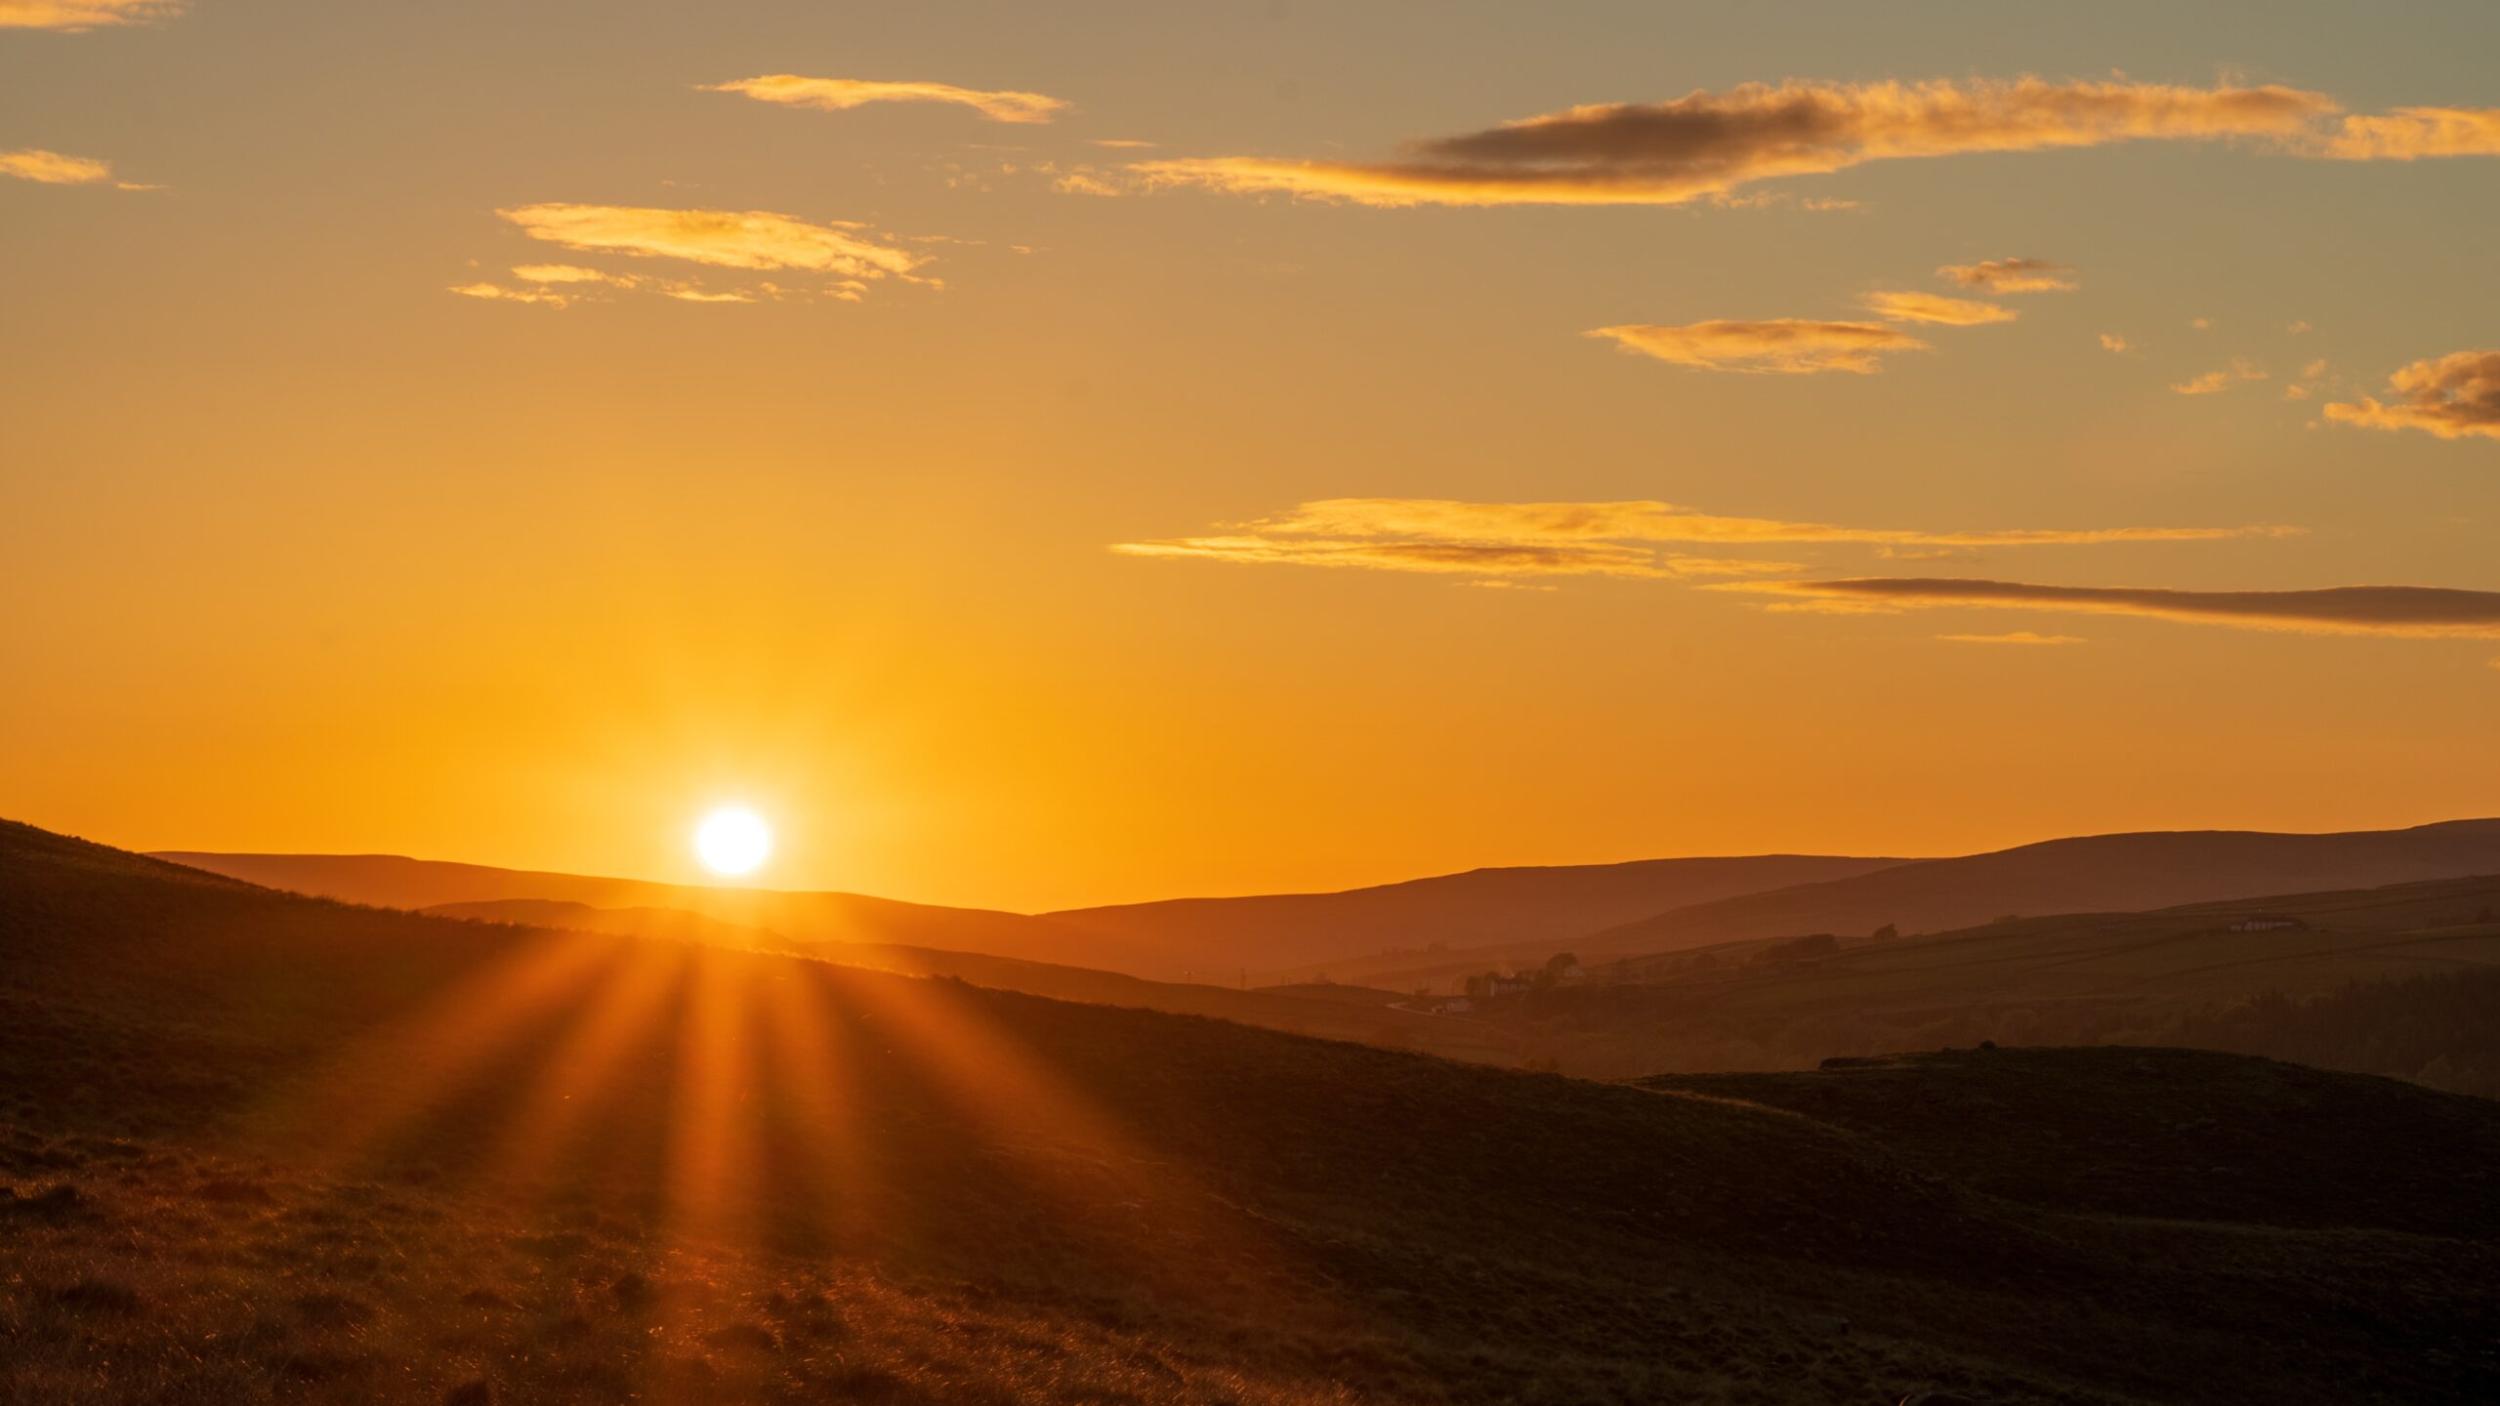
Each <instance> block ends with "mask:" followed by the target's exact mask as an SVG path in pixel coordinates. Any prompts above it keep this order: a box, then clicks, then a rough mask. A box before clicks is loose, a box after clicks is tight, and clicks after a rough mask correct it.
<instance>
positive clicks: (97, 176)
mask: <svg viewBox="0 0 2500 1406" xmlns="http://www.w3.org/2000/svg"><path fill="white" fill-rule="evenodd" d="M0 176H10V177H14V178H15V179H17V180H21V181H33V182H35V183H37V184H39V185H48V186H111V187H113V188H114V189H115V190H154V189H156V187H154V186H149V185H140V184H138V183H136V182H133V181H124V180H117V179H115V178H114V176H113V163H112V162H110V161H99V160H97V159H96V158H94V157H92V156H63V155H62V154H61V153H59V152H57V151H45V150H42V149H41V148H39V147H31V146H29V147H19V148H18V149H17V150H15V151H0Z"/></svg>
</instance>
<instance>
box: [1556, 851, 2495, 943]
mask: <svg viewBox="0 0 2500 1406" xmlns="http://www.w3.org/2000/svg"><path fill="white" fill-rule="evenodd" d="M2471 874H2500V820H2456V821H2449V822H2447V823H2444V824H2439V825H2423V826H2418V827H2415V828H2413V829H2409V830H2370V831H2357V832H2353V833H2349V834H2334V835H2277V834H2264V833H2259V832H2254V831H2228V830H2211V831H2176V832H2154V833H2147V834H2136V835H2092V836H2086V837H2082V838H2078V839H2069V840H2050V841H2047V842H2045V843H2043V844H2036V845H2024V846H2022V847H2021V848H2019V849H2009V850H1999V851H1997V852H1995V853H1993V854H1975V855H1970V856H1967V857H1965V858H1961V859H1929V860H1920V861H1917V862H1915V863H1910V864H1903V865H1898V866H1895V867H1893V868H1890V869H1884V870H1879V871H1877V872H1875V873H1872V874H1861V875H1858V876H1856V877H1854V878H1848V879H1838V880H1834V881H1831V882H1829V883H1820V884H1809V885H1805V886H1802V887H1798V888H1790V889H1783V890H1780V891H1778V892H1775V893H1760V894H1749V895H1745V896H1743V897H1738V898H1731V899H1725V900H1722V901H1719V902H1716V903H1708V904H1701V905H1698V906H1693V907H1687V908H1681V909H1677V910H1675V911H1673V912H1668V913H1661V914H1658V915H1656V916H1655V917H1652V918H1649V919H1646V920H1644V921H1641V922H1636V923H1630V924H1626V925H1624V926H1622V927H1617V928H1613V929H1611V930H1609V931H1607V932H1605V933H1602V934H1600V935H1598V936H1597V937H1596V938H1593V939H1592V940H1591V945H1592V946H1593V947H1596V948H1598V949H1600V950H1602V951H1604V952H1606V953H1609V954H1615V953H1629V952H1642V951H1657V952H1667V951H1674V950H1676V949H1678V948H1683V947H1693V946H1699V945H1701V944H1704V943H1710V942H1728V941H1735V940H1739V939H1744V938H1756V937H1780V936H1793V935H1797V934H1802V933H1815V932H1836V933H1864V932H1869V931H1872V930H1873V929H1875V928H1878V927H1881V926H1883V925H1885V924H1891V925H1893V926H1895V927H1898V928H1899V929H1900V930H1901V931H1903V932H1940V931H1944V930H1947V929H1952V928H1966V927H1973V926H1976V925H1978V924H1981V923H1986V922H1990V921H1992V920H1994V919H1996V918H1998V917H2001V916H2004V915H2007V914H2029V913H2121V912H2134V911H2136V910H2139V909H2146V908H2167V907H2171V906H2174V905H2178V904H2188V903H2204V902H2212V901H2216V900H2222V899H2234V898H2246V897H2249V896H2251V895H2255V894H2270V893H2313V892H2317V891H2320V890H2325V889H2359V888H2375V887H2378V886H2380V885H2383V884H2401V883H2410V882H2413V881H2415V880H2421V879H2446V878H2460V877H2463V876H2466V875H2471Z"/></svg>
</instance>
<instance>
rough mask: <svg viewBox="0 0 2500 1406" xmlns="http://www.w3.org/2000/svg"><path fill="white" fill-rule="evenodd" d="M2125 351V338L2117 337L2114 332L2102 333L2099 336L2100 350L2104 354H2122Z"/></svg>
mask: <svg viewBox="0 0 2500 1406" xmlns="http://www.w3.org/2000/svg"><path fill="white" fill-rule="evenodd" d="M2126 349H2127V339H2126V338H2124V337H2121V336H2119V335H2118V334H2117V333H2115V332H2103V333H2102V334H2101V350H2103V351H2105V352H2123V351H2125V350H2126Z"/></svg>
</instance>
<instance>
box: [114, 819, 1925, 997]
mask: <svg viewBox="0 0 2500 1406" xmlns="http://www.w3.org/2000/svg"><path fill="white" fill-rule="evenodd" d="M156 857H158V858H160V859H167V860H171V861H173V862H175V863H178V864H185V865H189V866H191V867H193V868H199V869H206V870H209V871H211V872H213V873H219V874H225V875H228V876H230V877H233V878H238V879H243V880H245V881H247V882H250V883H256V884H261V885H264V886H266V887H269V888H277V889H284V890H287V891H288V892H291V893H303V894H310V895H313V896H315V897H320V898H335V899H339V900H342V901H345V902H350V903H366V904H372V905H374V906H377V907H385V908H409V909H441V908H446V907H450V906H453V905H462V904H476V903H509V902H518V901H530V902H545V903H572V904H580V905H583V906H585V907H589V908H597V909H608V910H619V909H644V908H647V909H660V910H671V911H677V912H686V913H693V914H697V915H700V916H702V917H705V918H708V919H712V920H716V921H720V922H725V923H729V924H733V925H739V926H745V927H759V928H768V929H771V930H773V931H775V932H777V933H779V934H781V936H782V937H784V938H785V939H787V940H789V941H792V942H805V943H835V942H843V943H895V944H901V945H905V946H915V947H926V948H940V949H947V950H952V951H958V952H986V953H990V954H993V955H996V956H1002V957H1017V958H1024V959H1028V960H1035V961H1045V962H1056V963H1061V964H1064V965H1070V966H1080V967H1092V968H1100V969H1105V970H1110V971H1118V972H1125V973H1128V974H1130V975H1133V976H1145V977H1152V978H1155V979H1158V980H1168V981H1194V982H1199V983H1212V984H1219V985H1236V984H1239V983H1240V982H1241V981H1242V980H1243V979H1244V978H1245V977H1250V976H1263V975H1266V974H1270V973H1275V972H1279V971H1282V970H1284V969H1287V968H1291V967H1298V966H1301V965H1303V964H1305V963H1311V962H1321V963H1324V962H1327V961H1330V960H1334V959H1338V958H1364V957H1377V956H1378V955H1379V954H1381V953H1383V952H1384V951H1388V950H1391V949H1397V948H1401V947H1406V948H1412V949H1413V950H1414V951H1416V952H1418V953H1420V952H1421V951H1423V950H1424V949H1425V948H1426V947H1428V946H1431V945H1433V944H1441V945H1444V946H1465V945H1468V944H1471V943H1476V942H1486V941H1493V940H1497V939H1504V938H1508V937H1511V936H1513V935H1517V934H1526V935H1529V936H1530V937H1531V938H1532V939H1534V940H1544V939H1546V938H1549V937H1550V938H1553V939H1555V940H1563V939H1568V938H1570V937H1573V936H1576V935H1578V934H1581V933H1585V932H1588V931H1591V930H1593V929H1595V928H1599V927H1605V926H1610V925H1612V924H1616V923H1621V922H1626V921H1630V920H1631V919H1634V918H1639V917H1645V916H1647V915H1650V914H1653V913H1657V912H1659V911H1661V910H1662V909H1666V908H1670V907H1676V906H1679V905H1683V904H1690V903H1697V902H1702V901H1704V900H1708V899H1715V898H1722V897H1726V896H1729V895H1733V894H1741V893H1750V892H1754V891H1755V890H1758V889H1764V888H1774V887H1779V886H1782V885H1788V884H1795V883H1800V882H1804V881H1806V880H1810V879H1827V878H1837V877H1840V876H1843V875H1850V874H1858V873H1864V872H1867V871H1869V870H1871V869H1876V868H1881V867H1883V866H1884V865H1887V864H1892V863H1895V862H1897V861H1893V860H1883V859H1841V858H1827V857H1817V856H1802V855H1766V856H1761V857H1757V858H1748V859H1661V860H1648V861H1642V862H1637V863H1630V864H1591V865H1570V866H1558V867H1551V868H1514V869H1479V870H1475V871H1472V872H1470V873H1465V874H1451V875H1445V876H1441V877H1438V878H1429V879H1417V880H1412V881H1410V882H1406V883H1398V884H1384V885H1380V886H1378V887H1373V888H1363V889H1353V890H1349V891H1347V892H1344V893H1329V894H1275V895H1263V896H1254V897H1249V898H1214V899H1174V900H1171V901H1168V902H1160V903H1143V904H1131V905H1126V906H1120V907H1109V908H1088V909H1074V910H1070V911H1067V912H1061V913H1048V914H1042V915H1039V916H1031V917H1028V916H1024V915H1020V914H1014V913H1000V912H993V911H989V910H984V909H965V908H944V907H932V906H928V905H923V904H913V903H902V902H897V901H895V900H892V899H882V898H871V897H867V896H864V895H860V894H845V893H798V892H786V891H778V890H769V889H736V888H712V887H696V886H677V885H668V884H655V883H648V882H644V881H641V880H634V879H608V878H596V877H590V876H584V875H576V874H555V873H544V872H535V871H529V870H516V869H498V868H494V867H492V866H489V865H482V864H458V863H451V862H447V861H442V860H424V859H408V858H403V857H400V856H397V855H320V854H218V853H208V852H203V851H186V850H169V851H163V852H160V853H159V854H158V855H157V856H156Z"/></svg>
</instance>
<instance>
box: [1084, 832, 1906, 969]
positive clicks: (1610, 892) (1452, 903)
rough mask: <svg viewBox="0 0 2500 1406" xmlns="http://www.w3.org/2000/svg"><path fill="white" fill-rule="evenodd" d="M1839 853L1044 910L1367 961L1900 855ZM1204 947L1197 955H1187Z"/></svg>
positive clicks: (1858, 870) (1524, 938)
mask: <svg viewBox="0 0 2500 1406" xmlns="http://www.w3.org/2000/svg"><path fill="white" fill-rule="evenodd" d="M1900 862H1901V861H1900V860H1897V859H1859V858H1848V857H1843V856H1837V855H1801V854H1769V855H1754V856H1748V857H1743V858H1728V859H1648V860H1636V861H1633V862H1631V863H1626V864H1567V865H1550V866H1543V867H1511V868H1490V869H1471V870H1469V871H1467V872H1466V873H1463V874H1443V875H1438V876H1435V877H1432V878H1425V879H1409V880H1406V881H1405V882H1403V883H1394V884H1376V885H1372V886H1369V887H1366V888H1356V889H1346V890H1343V891H1341V892H1336V893H1283V894H1254V895H1250V896H1248V897H1242V898H1173V899H1164V900H1161V901H1158V902H1153V903H1129V904H1119V905H1114V906H1110V907H1100V908H1075V909H1068V910H1065V911H1062V912H1056V913H1050V914H1046V915H1044V916H1046V917H1048V918H1049V919H1050V920H1052V921H1053V922H1056V923H1060V924H1062V925H1065V926H1067V927H1072V928H1078V929H1081V930H1083V931H1085V932H1088V933H1096V934H1101V935H1104V936H1110V937H1117V938H1120V939H1122V940H1125V941H1127V942H1129V943H1132V944H1135V945H1138V946H1148V947H1153V948H1155V949H1157V950H1160V951H1164V952H1167V953H1171V954H1173V957H1172V960H1194V961H1196V962H1197V963H1198V964H1199V965H1200V967H1201V969H1202V970H1203V969H1204V968H1206V967H1208V966H1210V965H1212V966H1213V967H1214V968H1216V971H1217V974H1219V975H1229V974H1230V969H1231V967H1233V966H1247V967H1249V968H1250V969H1251V970H1253V971H1256V972H1277V971H1285V970H1293V969H1309V968H1313V967H1319V966H1325V965H1327V964H1330V963H1337V962H1345V961H1347V960H1348V959H1361V960H1362V962H1363V963H1364V964H1365V965H1380V964H1382V963H1384V962H1391V963H1394V962H1395V961H1397V960H1398V959H1399V957H1400V956H1401V955H1402V956H1403V957H1404V959H1405V960H1407V961H1408V962H1410V963H1412V962H1414V961H1416V960H1418V959H1423V958H1427V957H1428V954H1430V953H1431V952H1434V951H1437V950H1442V949H1449V948H1472V947H1478V946H1483V945H1485V944H1492V943H1503V944H1512V943H1528V944H1547V943H1551V944H1557V945H1567V944H1569V943H1571V942H1572V941H1574V940H1576V939H1578V938H1580V937H1582V936H1584V935H1586V934H1589V933H1592V932H1597V931H1600V930H1602V929H1605V928H1610V927H1614V926H1617V925H1619V924H1623V923H1629V922H1632V921H1634V920H1636V919H1640V918H1646V917H1649V916H1651V915H1653V914H1656V913H1660V912H1663V911H1665V910H1667V909H1670V908H1681V907H1685V906H1688V905H1691V904H1696V903H1707V902H1710V901H1712V900H1715V899H1723V898H1732V897H1735V896H1737V895H1740V894H1748V893H1758V892H1761V891H1763V890H1766V889H1778V888H1787V887H1790V886H1792V885H1796V884H1804V883H1814V882H1819V881H1822V880H1827V879H1839V878H1846V877H1850V876H1852V875H1857V874H1864V873H1869V872H1872V871H1874V870H1877V869H1882V868H1886V867H1889V866H1891V865H1894V864H1898V863H1900ZM1185 954H1195V955H1185Z"/></svg>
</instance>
